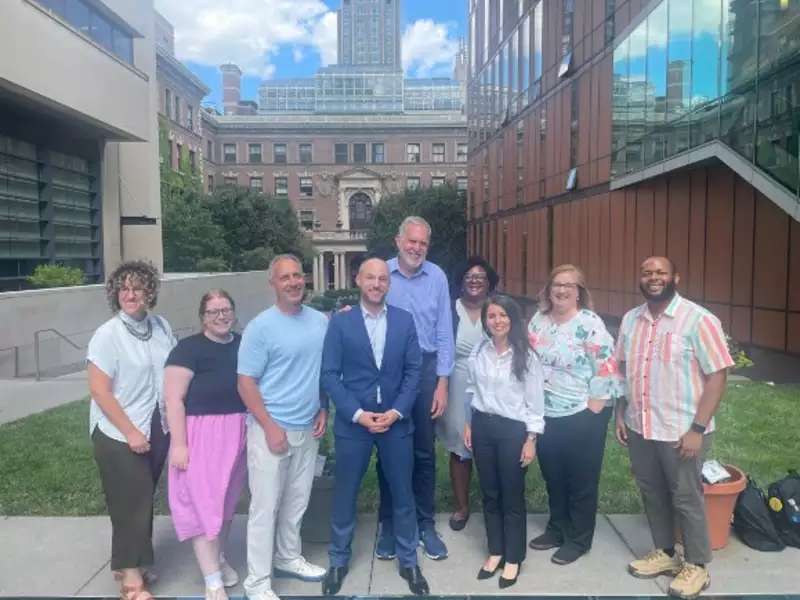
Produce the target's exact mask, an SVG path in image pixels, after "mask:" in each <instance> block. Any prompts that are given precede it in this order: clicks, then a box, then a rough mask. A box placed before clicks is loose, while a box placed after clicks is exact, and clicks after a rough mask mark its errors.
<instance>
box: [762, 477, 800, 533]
mask: <svg viewBox="0 0 800 600" xmlns="http://www.w3.org/2000/svg"><path fill="white" fill-rule="evenodd" d="M767 494H768V495H769V500H768V503H769V508H770V511H769V514H770V516H771V517H772V522H773V524H774V525H775V529H776V530H777V531H778V535H780V536H781V539H782V540H783V543H784V544H786V545H787V546H794V547H795V548H800V475H798V473H797V471H795V470H790V471H789V474H788V475H787V476H786V477H784V478H783V479H779V480H778V481H775V482H773V483H771V484H770V486H769V488H768V489H767Z"/></svg>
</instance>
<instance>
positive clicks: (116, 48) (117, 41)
mask: <svg viewBox="0 0 800 600" xmlns="http://www.w3.org/2000/svg"><path fill="white" fill-rule="evenodd" d="M111 43H112V46H113V49H112V52H113V53H114V54H116V55H117V56H119V57H120V58H121V59H122V60H124V61H125V62H126V63H128V64H129V65H132V64H133V38H131V36H130V35H128V34H127V33H125V32H124V31H122V30H120V29H117V28H116V27H114V29H113V30H112V31H111Z"/></svg>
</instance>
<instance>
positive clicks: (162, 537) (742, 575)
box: [0, 514, 800, 597]
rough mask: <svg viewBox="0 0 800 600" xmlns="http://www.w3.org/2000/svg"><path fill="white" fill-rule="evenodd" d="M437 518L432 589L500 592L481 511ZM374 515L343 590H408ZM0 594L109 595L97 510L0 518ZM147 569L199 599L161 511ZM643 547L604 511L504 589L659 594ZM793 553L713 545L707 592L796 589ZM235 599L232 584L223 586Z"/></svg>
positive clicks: (238, 551) (164, 588)
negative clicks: (582, 535) (557, 555)
mask: <svg viewBox="0 0 800 600" xmlns="http://www.w3.org/2000/svg"><path fill="white" fill-rule="evenodd" d="M446 520H447V517H446V516H445V515H440V516H439V524H438V525H439V531H440V533H441V534H442V535H443V536H444V539H445V541H446V543H447V545H448V546H449V548H450V557H449V558H448V559H447V560H444V561H439V562H435V561H432V560H429V559H427V558H425V557H423V556H422V554H421V553H420V560H421V563H420V564H421V567H422V570H423V572H424V574H425V576H426V577H427V578H428V581H429V583H430V587H431V591H432V593H433V594H435V595H437V596H438V595H467V594H469V595H482V596H483V595H495V594H500V593H501V592H500V590H499V589H498V587H497V579H496V578H494V579H490V580H487V581H477V580H476V578H475V575H476V573H477V572H478V569H479V568H480V566H481V563H482V561H483V558H484V556H483V554H484V544H485V541H484V540H485V538H484V529H483V521H482V518H481V515H479V514H476V515H473V516H472V518H471V519H470V522H469V524H468V526H467V528H466V529H465V530H464V531H461V532H458V533H455V532H453V531H451V530H450V529H449V527H447V524H446ZM545 521H546V516H544V515H532V516H530V517H529V519H528V536H529V537H533V536H535V535H538V534H539V533H540V532H542V531H543V529H544V525H545ZM375 532H376V527H375V516H374V515H362V516H361V520H360V524H359V527H358V529H357V531H356V538H355V542H354V544H353V561H352V563H351V570H350V574H349V575H348V576H347V579H346V580H345V585H344V586H343V588H342V590H341V592H340V594H341V595H342V596H365V595H407V594H408V587H407V586H406V584H405V582H404V581H403V580H402V579H400V577H399V576H398V575H397V572H396V570H397V563H396V561H388V562H385V561H379V560H376V559H373V554H372V553H373V550H374V545H375ZM0 540H2V544H0V596H28V597H30V596H110V597H114V596H115V595H116V594H117V585H116V584H115V582H114V581H113V579H112V576H111V573H110V571H109V564H108V553H109V545H110V523H109V521H108V519H107V518H106V517H87V518H69V517H59V518H38V517H0ZM155 544H156V557H157V564H156V569H157V571H158V572H159V575H160V578H159V580H158V582H157V583H156V584H155V585H154V586H153V587H152V591H153V593H154V594H156V595H158V596H202V594H203V580H202V577H201V576H200V573H199V571H198V569H197V567H196V565H195V562H194V558H193V555H192V551H191V549H190V547H189V546H188V545H187V544H180V543H178V541H177V539H176V538H175V533H174V531H173V529H172V525H171V523H170V520H169V517H158V518H157V519H156V523H155ZM649 548H650V537H649V533H648V530H647V525H646V522H645V519H644V517H643V516H640V515H608V516H600V517H599V519H598V527H597V535H596V537H595V542H594V546H593V548H592V551H591V552H590V553H589V554H588V555H587V556H585V557H583V558H581V559H580V560H579V561H577V562H576V563H573V564H572V565H568V566H564V567H561V566H556V565H554V564H552V563H551V562H550V560H549V558H550V554H551V553H550V552H535V551H529V553H528V558H527V560H526V561H525V563H524V565H523V568H522V573H521V575H520V579H519V582H518V583H517V584H516V585H515V586H512V587H511V588H508V589H507V590H506V591H505V592H504V595H510V596H521V595H537V596H542V595H550V596H579V595H586V596H663V595H664V592H665V590H666V588H667V585H668V584H669V580H668V579H667V578H666V577H662V578H659V579H655V580H641V579H635V578H633V577H631V576H630V575H628V574H627V572H626V571H625V566H626V564H627V563H628V561H630V560H631V559H632V558H633V557H634V556H635V555H639V554H642V553H644V552H646V551H647V550H649ZM304 553H305V555H306V557H307V558H308V559H309V560H311V561H312V562H315V563H317V564H321V565H323V566H327V563H328V561H327V553H326V546H325V545H324V544H306V545H305V548H304ZM227 556H228V560H229V561H230V563H231V565H232V566H233V567H234V568H235V569H236V570H237V571H238V572H239V575H240V576H241V577H242V578H243V577H244V575H245V574H246V560H245V517H244V516H238V517H237V518H236V521H235V523H234V527H233V531H232V534H231V540H230V543H229V547H228V553H227ZM799 567H800V550H798V549H794V548H787V549H786V550H784V551H783V552H780V553H761V552H756V551H753V550H750V549H749V548H747V547H746V546H743V545H742V544H741V543H740V542H739V541H738V540H737V539H735V538H732V539H731V541H730V543H729V545H728V547H726V548H725V549H723V550H721V551H719V552H716V553H715V556H714V562H713V563H712V565H711V575H712V584H711V588H709V590H708V594H709V595H733V594H737V595H738V594H778V595H783V594H792V593H795V594H796V593H798V592H800V568H799ZM274 589H275V591H276V592H277V593H278V594H280V595H303V596H305V595H319V594H320V584H319V583H303V582H300V581H296V580H287V579H278V580H276V581H275V585H274ZM229 591H230V594H231V596H236V597H238V596H242V594H243V590H242V587H241V585H238V586H237V587H235V588H233V589H232V590H229Z"/></svg>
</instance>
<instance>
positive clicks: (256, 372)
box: [237, 255, 328, 600]
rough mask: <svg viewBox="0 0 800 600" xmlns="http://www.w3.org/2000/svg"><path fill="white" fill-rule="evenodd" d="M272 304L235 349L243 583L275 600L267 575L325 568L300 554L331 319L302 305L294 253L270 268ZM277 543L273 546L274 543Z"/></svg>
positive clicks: (316, 572)
mask: <svg viewBox="0 0 800 600" xmlns="http://www.w3.org/2000/svg"><path fill="white" fill-rule="evenodd" d="M269 281H270V285H271V286H272V287H273V289H274V290H275V297H276V298H275V305H274V306H272V307H270V308H268V309H267V310H265V311H264V312H262V313H261V314H260V315H258V316H257V317H256V318H255V319H253V320H252V321H251V322H250V323H249V324H248V325H247V327H246V328H245V330H244V334H243V335H242V342H241V345H240V347H239V364H238V368H237V370H238V373H239V394H240V395H241V397H242V400H243V401H244V403H245V405H246V406H247V409H248V411H249V412H250V415H249V417H248V422H247V469H248V473H249V479H250V496H251V500H250V513H249V517H248V520H247V569H248V574H247V579H245V582H244V589H245V592H246V593H247V596H248V597H249V598H251V599H252V600H277V596H276V595H275V593H274V592H273V591H272V582H271V574H272V571H273V567H274V572H275V575H276V576H289V577H296V578H298V579H302V580H304V581H321V580H322V578H323V577H324V576H325V569H324V568H322V567H319V566H317V565H312V564H310V563H309V562H308V561H306V559H305V558H303V556H302V554H301V550H302V547H301V543H300V522H301V520H302V518H303V513H305V511H306V507H307V506H308V498H309V495H310V494H311V484H312V483H313V481H314V465H315V463H316V457H317V450H318V448H319V438H320V437H322V435H323V434H324V433H325V427H326V424H327V420H328V407H327V400H326V399H325V400H323V402H320V393H319V373H320V364H321V361H322V345H323V342H324V340H325V331H326V330H327V327H328V319H327V317H325V315H323V314H322V313H320V312H317V311H316V310H314V309H312V308H309V307H308V306H303V304H302V301H303V295H304V293H305V277H304V275H303V267H302V265H301V264H300V261H299V260H298V259H297V258H296V257H295V256H292V255H281V256H278V257H276V258H275V259H274V260H273V261H272V263H271V264H270V280H269ZM273 540H274V545H273Z"/></svg>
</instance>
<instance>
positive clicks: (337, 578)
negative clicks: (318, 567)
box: [322, 567, 347, 596]
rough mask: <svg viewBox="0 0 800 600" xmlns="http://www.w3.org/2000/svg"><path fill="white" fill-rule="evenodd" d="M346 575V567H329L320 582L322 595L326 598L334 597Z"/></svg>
mask: <svg viewBox="0 0 800 600" xmlns="http://www.w3.org/2000/svg"><path fill="white" fill-rule="evenodd" d="M346 575H347V567H331V568H330V569H328V572H327V573H325V579H323V580H322V593H323V594H325V595H326V596H335V595H336V594H338V593H339V590H340V589H341V587H342V582H344V578H345V576H346Z"/></svg>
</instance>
